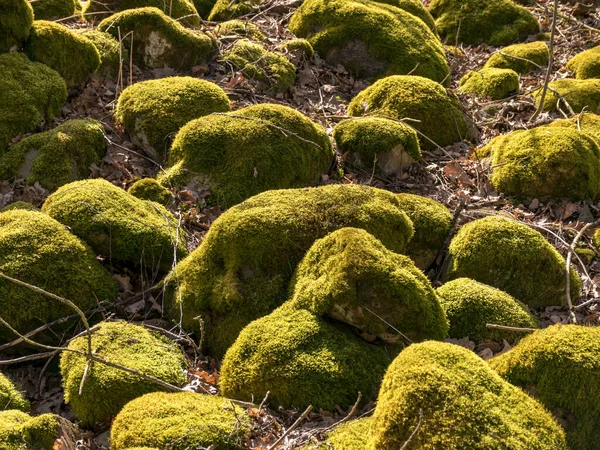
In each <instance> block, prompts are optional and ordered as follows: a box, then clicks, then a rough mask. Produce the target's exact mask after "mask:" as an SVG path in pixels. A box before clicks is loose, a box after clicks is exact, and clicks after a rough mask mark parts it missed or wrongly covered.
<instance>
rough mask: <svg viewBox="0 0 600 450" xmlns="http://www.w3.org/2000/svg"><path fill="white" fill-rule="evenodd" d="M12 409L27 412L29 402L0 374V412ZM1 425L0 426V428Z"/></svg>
mask: <svg viewBox="0 0 600 450" xmlns="http://www.w3.org/2000/svg"><path fill="white" fill-rule="evenodd" d="M6 409H14V410H19V411H28V410H29V402H28V401H27V400H26V399H25V397H23V395H22V394H21V393H20V392H19V391H18V390H17V388H16V387H15V385H14V384H13V383H12V381H10V380H9V379H8V378H7V377H6V376H5V375H4V374H3V373H2V372H0V411H3V410H6ZM1 427H2V425H0V428H1Z"/></svg>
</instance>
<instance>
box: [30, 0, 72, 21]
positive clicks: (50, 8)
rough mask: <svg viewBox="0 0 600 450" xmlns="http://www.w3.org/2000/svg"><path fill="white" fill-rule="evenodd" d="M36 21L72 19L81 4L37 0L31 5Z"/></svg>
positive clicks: (55, 0)
mask: <svg viewBox="0 0 600 450" xmlns="http://www.w3.org/2000/svg"><path fill="white" fill-rule="evenodd" d="M31 6H33V12H34V15H35V20H57V19H63V18H65V17H71V16H73V15H74V14H75V9H76V7H77V6H79V2H76V1H75V0H36V1H35V2H32V3H31Z"/></svg>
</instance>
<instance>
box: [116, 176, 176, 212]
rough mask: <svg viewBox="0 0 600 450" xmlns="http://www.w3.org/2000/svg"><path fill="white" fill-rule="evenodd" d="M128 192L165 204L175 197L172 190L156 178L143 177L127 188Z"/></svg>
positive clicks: (143, 198) (140, 197)
mask: <svg viewBox="0 0 600 450" xmlns="http://www.w3.org/2000/svg"><path fill="white" fill-rule="evenodd" d="M127 193H128V194H130V195H133V196H134V197H137V198H139V199H142V200H150V201H152V202H156V203H160V204H161V205H164V206H166V205H167V204H168V203H169V202H170V201H171V200H172V199H173V194H172V193H171V191H169V190H168V189H167V188H166V187H164V186H163V185H162V184H160V183H159V182H158V181H156V179H155V178H143V179H141V180H138V181H136V182H135V183H133V184H132V185H131V187H130V188H129V189H128V190H127Z"/></svg>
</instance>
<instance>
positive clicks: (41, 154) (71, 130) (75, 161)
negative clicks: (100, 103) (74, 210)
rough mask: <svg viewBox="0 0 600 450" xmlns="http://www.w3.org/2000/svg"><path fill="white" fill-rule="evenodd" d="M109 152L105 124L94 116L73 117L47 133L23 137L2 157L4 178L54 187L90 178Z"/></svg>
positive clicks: (52, 188) (0, 162) (1, 174)
mask: <svg viewBox="0 0 600 450" xmlns="http://www.w3.org/2000/svg"><path fill="white" fill-rule="evenodd" d="M105 153H106V142H105V140H104V127H103V126H102V124H101V123H100V122H98V121H96V120H94V119H85V120H77V119H76V120H69V121H67V122H64V123H63V124H62V125H59V126H57V127H56V128H54V129H52V130H50V131H47V132H45V133H39V134H34V135H33V136H30V137H27V138H25V139H23V140H21V141H20V142H19V143H18V144H15V145H13V146H12V147H10V148H9V150H8V152H7V153H5V154H4V155H2V156H0V178H1V179H3V180H9V179H13V178H24V179H25V180H26V181H27V183H29V184H34V183H35V182H39V184H40V185H41V186H42V187H43V188H46V189H48V190H51V191H52V190H54V189H56V188H58V187H60V186H62V185H63V184H66V183H69V182H70V181H74V180H80V179H83V178H87V177H88V176H89V174H90V166H91V165H92V164H94V163H96V164H98V165H99V164H100V162H101V161H102V158H103V157H104V154H105Z"/></svg>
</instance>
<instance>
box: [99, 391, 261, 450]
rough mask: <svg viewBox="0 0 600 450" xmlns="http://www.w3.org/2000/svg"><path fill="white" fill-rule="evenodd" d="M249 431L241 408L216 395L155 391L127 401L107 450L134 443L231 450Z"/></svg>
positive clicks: (177, 448) (176, 449)
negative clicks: (211, 447)
mask: <svg viewBox="0 0 600 450" xmlns="http://www.w3.org/2000/svg"><path fill="white" fill-rule="evenodd" d="M249 431H250V421H249V419H248V416H247V415H246V414H245V412H244V410H243V409H242V408H240V407H238V406H235V405H234V404H233V403H232V402H231V401H230V400H227V399H226V398H223V397H219V396H216V395H215V396H211V395H203V394H195V393H192V392H178V393H172V394H168V393H164V392H155V393H152V394H147V395H144V396H143V397H140V398H137V399H136V400H133V401H132V402H129V403H128V404H127V405H125V407H124V408H123V410H122V411H121V413H120V414H119V415H118V416H117V418H116V419H115V421H114V422H113V426H112V429H111V433H110V444H111V447H110V448H111V450H125V449H131V448H133V447H134V446H148V447H153V446H154V447H157V448H169V449H172V450H186V449H191V448H207V447H209V446H211V445H214V446H215V448H218V449H223V450H235V449H237V448H241V447H242V443H243V442H244V441H245V440H246V437H247V435H248V433H249Z"/></svg>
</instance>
